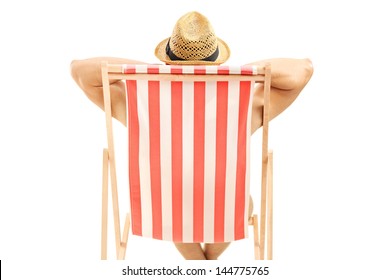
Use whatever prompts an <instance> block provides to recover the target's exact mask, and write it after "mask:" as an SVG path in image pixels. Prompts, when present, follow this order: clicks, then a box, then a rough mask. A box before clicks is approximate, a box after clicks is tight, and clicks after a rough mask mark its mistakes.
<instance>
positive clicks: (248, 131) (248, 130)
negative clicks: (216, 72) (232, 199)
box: [244, 82, 255, 237]
mask: <svg viewBox="0 0 390 280" xmlns="http://www.w3.org/2000/svg"><path fill="white" fill-rule="evenodd" d="M254 85H255V84H254V82H251V93H250V98H249V104H248V106H249V107H248V119H247V124H246V135H247V137H246V155H247V156H246V174H245V176H246V177H245V209H249V196H250V170H251V169H250V162H251V161H250V148H251V123H252V118H251V116H252V102H253V94H254ZM244 221H245V223H244V228H245V237H248V219H244Z"/></svg>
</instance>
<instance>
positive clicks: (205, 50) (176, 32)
mask: <svg viewBox="0 0 390 280" xmlns="http://www.w3.org/2000/svg"><path fill="white" fill-rule="evenodd" d="M155 55H156V56H157V58H158V59H160V60H161V61H163V62H166V63H167V64H191V65H194V64H222V63H224V62H225V61H226V60H227V59H228V58H229V56H230V49H229V47H228V45H227V44H226V43H225V42H224V41H223V40H221V39H219V38H218V37H217V36H215V33H214V29H213V28H212V26H211V24H210V22H209V21H208V19H207V18H206V17H205V16H203V15H202V14H200V13H198V12H190V13H187V14H185V15H184V16H182V17H181V18H180V19H179V20H178V21H177V22H176V25H175V27H174V29H173V32H172V35H171V37H169V38H167V39H165V40H163V41H162V42H160V43H159V44H158V45H157V47H156V49H155Z"/></svg>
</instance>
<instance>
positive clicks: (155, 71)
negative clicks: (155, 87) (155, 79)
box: [148, 65, 160, 74]
mask: <svg viewBox="0 0 390 280" xmlns="http://www.w3.org/2000/svg"><path fill="white" fill-rule="evenodd" d="M159 72H160V68H159V67H158V65H148V74H158V73H159Z"/></svg>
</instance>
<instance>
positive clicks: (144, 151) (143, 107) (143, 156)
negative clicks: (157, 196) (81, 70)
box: [137, 80, 153, 237]
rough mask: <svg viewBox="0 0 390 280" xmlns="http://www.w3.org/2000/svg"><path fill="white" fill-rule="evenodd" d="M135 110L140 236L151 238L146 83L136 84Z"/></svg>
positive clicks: (139, 82)
mask: <svg viewBox="0 0 390 280" xmlns="http://www.w3.org/2000/svg"><path fill="white" fill-rule="evenodd" d="M137 92H138V93H137V108H138V118H139V171H140V186H141V190H140V191H141V211H142V235H143V236H148V237H152V227H153V225H152V196H151V183H150V161H149V160H150V157H149V154H150V151H149V148H150V145H149V113H148V112H149V108H148V94H147V92H148V81H146V80H145V81H140V80H139V81H138V82H137Z"/></svg>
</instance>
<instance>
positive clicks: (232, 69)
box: [229, 66, 241, 75]
mask: <svg viewBox="0 0 390 280" xmlns="http://www.w3.org/2000/svg"><path fill="white" fill-rule="evenodd" d="M229 74H230V75H240V74H241V66H230V67H229Z"/></svg>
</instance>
